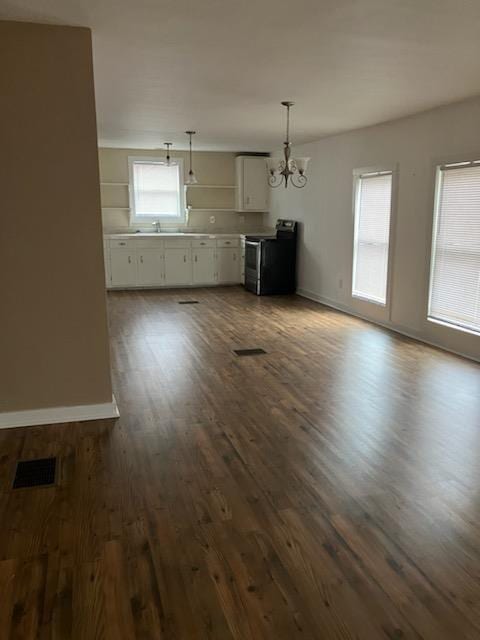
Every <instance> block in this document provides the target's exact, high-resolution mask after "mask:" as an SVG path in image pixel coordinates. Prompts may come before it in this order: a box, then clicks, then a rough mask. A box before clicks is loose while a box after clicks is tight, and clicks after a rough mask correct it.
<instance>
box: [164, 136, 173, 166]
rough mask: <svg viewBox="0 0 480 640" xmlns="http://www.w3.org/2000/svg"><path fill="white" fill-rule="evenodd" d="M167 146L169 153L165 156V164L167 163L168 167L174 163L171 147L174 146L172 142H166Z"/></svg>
mask: <svg viewBox="0 0 480 640" xmlns="http://www.w3.org/2000/svg"><path fill="white" fill-rule="evenodd" d="M163 144H164V145H165V146H166V147H167V155H166V156H165V164H166V165H167V167H169V166H170V165H171V164H172V163H171V159H170V147H171V146H172V143H171V142H164V143H163Z"/></svg>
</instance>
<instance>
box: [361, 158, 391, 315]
mask: <svg viewBox="0 0 480 640" xmlns="http://www.w3.org/2000/svg"><path fill="white" fill-rule="evenodd" d="M379 176H391V178H392V179H391V185H390V220H389V228H388V248H387V273H386V286H385V301H383V300H379V299H377V298H373V297H370V296H367V295H364V294H360V293H355V292H354V290H353V287H354V283H355V272H356V266H357V265H356V259H357V235H358V225H359V222H360V216H359V211H360V205H361V185H362V180H363V179H364V178H376V177H379ZM397 183H398V164H392V165H390V164H386V165H377V166H373V167H363V168H359V169H354V170H353V202H352V216H353V248H352V268H351V272H350V273H351V283H350V296H351V298H352V300H360V301H362V302H367V303H370V304H374V305H377V306H379V307H382V308H383V309H385V310H386V312H387V316H388V318H390V314H391V307H392V304H391V301H392V285H393V276H392V273H393V249H394V245H395V225H396V204H397V189H398V186H397Z"/></svg>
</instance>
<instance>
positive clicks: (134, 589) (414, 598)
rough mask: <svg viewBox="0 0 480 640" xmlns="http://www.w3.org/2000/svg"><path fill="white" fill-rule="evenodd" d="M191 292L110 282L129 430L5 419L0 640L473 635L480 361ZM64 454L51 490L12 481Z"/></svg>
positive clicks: (336, 318) (308, 313) (295, 301)
mask: <svg viewBox="0 0 480 640" xmlns="http://www.w3.org/2000/svg"><path fill="white" fill-rule="evenodd" d="M182 295H183V296H184V294H182V293H181V292H179V291H167V290H164V291H143V292H142V291H135V292H111V293H110V294H109V309H110V329H111V341H112V361H113V378H114V386H115V394H116V397H117V401H118V403H119V405H120V410H121V418H120V419H119V420H118V421H110V420H106V421H97V422H91V423H82V424H70V425H52V426H45V427H34V428H29V429H15V430H5V431H2V432H0V452H1V454H0V522H1V524H2V526H1V527H0V593H1V594H2V598H1V600H0V629H1V632H0V635H1V636H2V637H3V635H4V636H5V637H7V638H22V640H24V639H26V640H29V639H30V638H40V639H41V640H44V639H46V638H49V639H50V638H53V639H59V640H68V639H69V638H74V639H75V638H78V639H79V640H80V639H81V640H85V639H87V638H88V640H90V639H91V638H93V639H95V638H96V639H99V640H100V639H102V640H103V639H108V638H135V639H137V638H139V639H142V640H150V639H151V640H153V639H155V640H197V639H198V640H204V639H205V640H248V639H251V640H263V639H267V640H292V639H293V638H304V639H309V640H320V639H321V640H330V639H332V640H337V639H338V640H376V639H379V640H381V639H385V638H390V639H398V638H415V639H417V640H418V639H423V640H453V639H455V640H457V638H458V639H460V638H462V640H463V639H464V638H465V639H468V640H475V639H477V638H479V637H480V586H479V580H478V577H479V576H480V511H479V509H478V486H479V484H480V458H479V456H478V451H477V450H478V447H477V446H476V444H477V442H478V437H479V433H480V432H479V429H480V405H479V401H478V398H479V397H480V368H479V366H478V365H476V364H474V363H472V362H468V361H466V360H463V359H461V358H458V357H455V356H452V355H450V354H447V353H444V352H442V351H440V350H438V349H433V348H430V347H428V346H426V345H423V344H420V343H417V342H415V341H413V340H408V339H404V338H401V337H399V336H396V335H394V334H391V333H389V332H388V331H386V330H383V329H381V328H378V327H375V326H373V325H370V324H368V323H366V322H363V321H361V320H358V319H355V318H352V317H349V316H346V315H344V314H340V313H337V312H334V311H332V310H329V309H326V308H325V307H322V306H320V305H316V304H313V303H310V302H308V301H305V300H302V299H300V298H298V297H295V296H291V297H271V298H257V297H255V296H253V295H251V294H248V293H246V292H244V291H243V290H242V289H241V288H239V287H226V288H218V289H198V290H196V291H195V299H198V300H199V302H200V303H201V304H199V305H198V306H196V308H195V313H192V309H189V307H188V305H187V306H181V305H178V300H179V299H181V296H182ZM251 345H255V346H258V347H261V348H263V349H264V350H265V351H266V354H264V355H262V356H261V357H258V358H238V357H236V356H235V355H234V353H233V350H234V349H239V348H243V347H245V346H251ZM49 455H55V456H58V458H59V463H60V466H59V475H58V483H57V485H56V486H54V487H50V488H36V489H31V490H23V489H22V490H18V491H12V489H11V479H12V474H13V470H14V468H15V463H16V461H17V460H18V459H22V458H31V457H45V456H49ZM2 634H3V635H2Z"/></svg>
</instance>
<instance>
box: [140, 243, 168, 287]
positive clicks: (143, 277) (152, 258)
mask: <svg viewBox="0 0 480 640" xmlns="http://www.w3.org/2000/svg"><path fill="white" fill-rule="evenodd" d="M163 278H164V267H163V251H159V250H158V249H154V248H151V247H146V248H143V249H137V285H139V286H145V287H152V286H154V285H156V284H157V285H163Z"/></svg>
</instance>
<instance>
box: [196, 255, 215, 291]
mask: <svg viewBox="0 0 480 640" xmlns="http://www.w3.org/2000/svg"><path fill="white" fill-rule="evenodd" d="M192 267H193V283H194V284H213V283H214V282H215V249H212V248H206V249H194V250H193V262H192Z"/></svg>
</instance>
